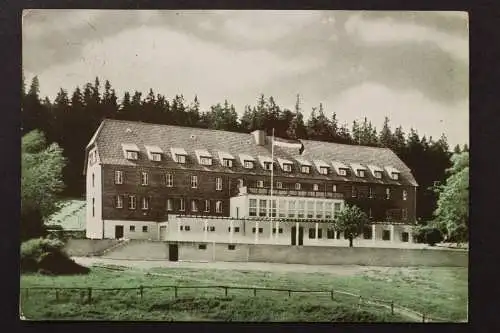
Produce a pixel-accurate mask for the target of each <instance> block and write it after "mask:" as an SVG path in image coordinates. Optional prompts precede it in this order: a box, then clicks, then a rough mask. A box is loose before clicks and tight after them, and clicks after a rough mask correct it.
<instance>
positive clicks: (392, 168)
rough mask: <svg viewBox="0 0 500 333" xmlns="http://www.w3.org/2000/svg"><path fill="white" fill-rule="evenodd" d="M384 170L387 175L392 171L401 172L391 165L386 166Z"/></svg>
mask: <svg viewBox="0 0 500 333" xmlns="http://www.w3.org/2000/svg"><path fill="white" fill-rule="evenodd" d="M385 170H386V171H387V173H388V174H389V175H392V174H393V173H401V171H399V170H398V169H396V168H394V167H392V166H386V167H385Z"/></svg>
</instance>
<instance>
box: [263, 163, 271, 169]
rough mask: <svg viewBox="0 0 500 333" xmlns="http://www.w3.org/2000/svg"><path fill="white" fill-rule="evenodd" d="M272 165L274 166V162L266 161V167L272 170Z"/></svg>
mask: <svg viewBox="0 0 500 333" xmlns="http://www.w3.org/2000/svg"><path fill="white" fill-rule="evenodd" d="M272 167H273V164H272V163H271V162H264V169H266V170H271V169H272Z"/></svg>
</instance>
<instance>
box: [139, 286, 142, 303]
mask: <svg viewBox="0 0 500 333" xmlns="http://www.w3.org/2000/svg"><path fill="white" fill-rule="evenodd" d="M139 293H140V295H141V300H142V293H143V287H142V285H141V286H139Z"/></svg>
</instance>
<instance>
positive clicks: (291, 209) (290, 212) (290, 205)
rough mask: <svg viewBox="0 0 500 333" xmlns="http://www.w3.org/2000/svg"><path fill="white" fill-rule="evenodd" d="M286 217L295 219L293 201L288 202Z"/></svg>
mask: <svg viewBox="0 0 500 333" xmlns="http://www.w3.org/2000/svg"><path fill="white" fill-rule="evenodd" d="M288 217H295V200H290V201H288Z"/></svg>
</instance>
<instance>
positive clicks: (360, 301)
mask: <svg viewBox="0 0 500 333" xmlns="http://www.w3.org/2000/svg"><path fill="white" fill-rule="evenodd" d="M362 302H363V298H362V297H361V296H359V301H358V310H359V309H361V303H362Z"/></svg>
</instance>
